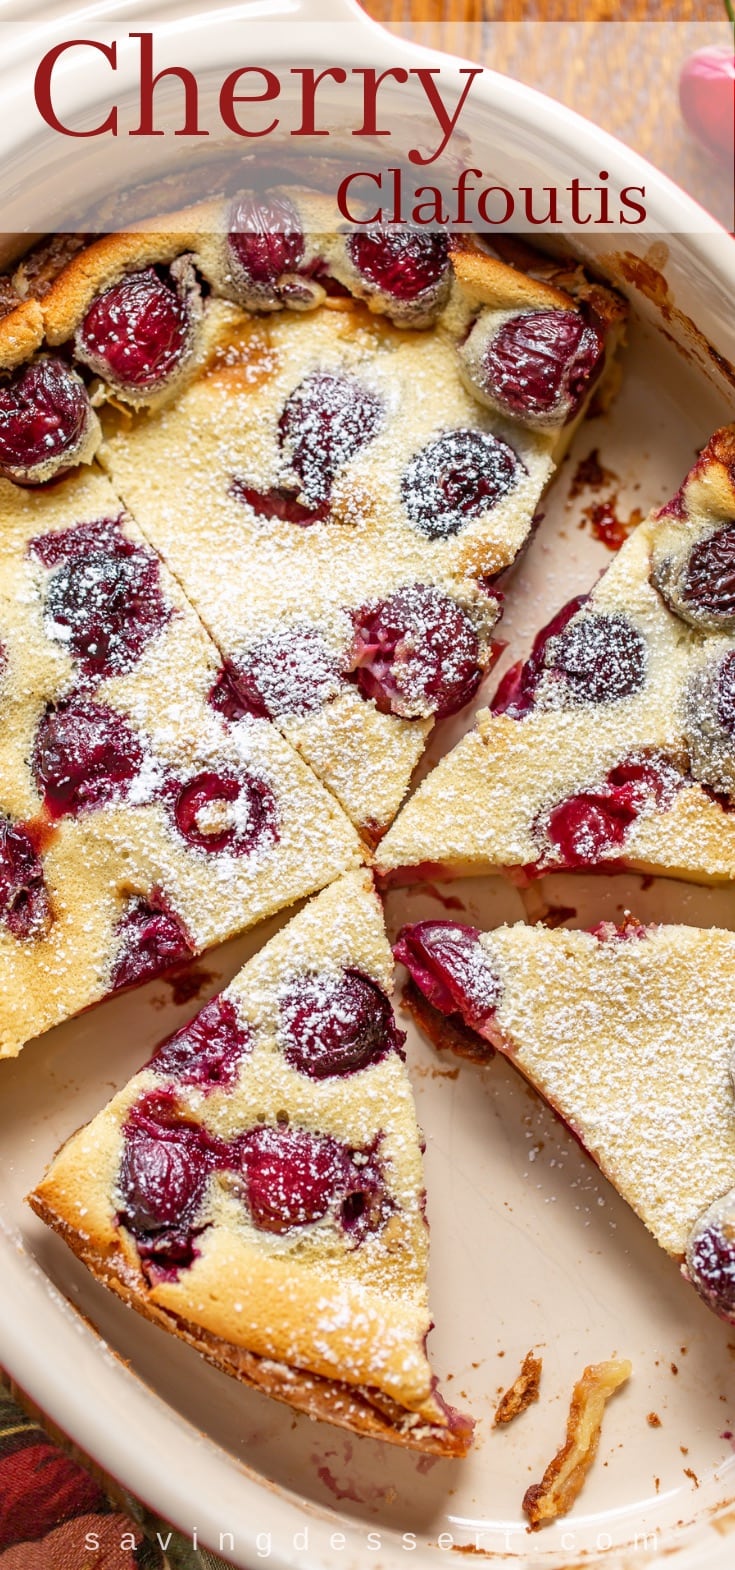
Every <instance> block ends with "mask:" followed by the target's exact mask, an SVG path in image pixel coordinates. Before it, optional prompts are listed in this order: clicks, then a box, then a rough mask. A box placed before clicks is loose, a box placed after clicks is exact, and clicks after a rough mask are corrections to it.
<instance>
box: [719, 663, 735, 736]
mask: <svg viewBox="0 0 735 1570" xmlns="http://www.w3.org/2000/svg"><path fill="white" fill-rule="evenodd" d="M716 702H717V719H718V721H719V723H720V725H721V726H722V728H723V730H725V731H727V733H728V735H729V736H731V737H732V738H733V739H735V650H731V651H730V653H729V654H725V655H724V657H723V658H722V660H721V661H720V666H719V672H718V676H717V700H716Z"/></svg>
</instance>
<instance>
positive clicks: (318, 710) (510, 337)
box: [0, 189, 626, 845]
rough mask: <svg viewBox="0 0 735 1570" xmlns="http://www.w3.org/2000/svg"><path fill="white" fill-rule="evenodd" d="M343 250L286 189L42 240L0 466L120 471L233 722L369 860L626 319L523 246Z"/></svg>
mask: <svg viewBox="0 0 735 1570" xmlns="http://www.w3.org/2000/svg"><path fill="white" fill-rule="evenodd" d="M342 230H343V226H342V223H341V219H340V215H339V213H338V212H337V209H336V208H335V206H334V204H333V203H332V202H331V201H330V200H329V199H328V198H326V197H325V196H323V195H320V194H319V193H317V192H309V191H293V190H288V189H278V190H273V191H270V192H269V193H268V194H267V196H263V195H259V194H258V193H257V192H255V191H243V192H241V193H239V195H238V196H237V197H236V198H235V199H234V200H232V201H229V200H225V199H222V200H214V201H213V202H211V203H208V204H203V205H201V206H198V207H194V208H191V209H189V210H187V211H180V212H178V213H173V214H168V215H165V216H163V217H160V218H158V219H156V220H155V221H151V223H150V224H147V225H144V226H143V227H142V228H141V229H140V230H139V231H138V232H137V233H135V234H122V235H108V236H104V237H102V238H100V239H96V240H93V241H92V242H91V243H81V242H80V243H79V244H78V245H75V244H74V243H68V242H67V243H66V244H62V243H61V241H59V240H57V241H56V242H54V241H49V242H46V243H45V244H44V245H43V246H41V247H40V248H38V249H37V251H36V252H33V253H31V255H30V256H29V257H28V258H27V259H26V261H25V262H24V263H22V264H21V266H20V267H19V268H18V270H17V273H16V274H15V275H14V276H13V278H12V279H7V280H5V281H4V283H5V286H6V292H7V294H8V300H9V303H12V299H13V295H14V292H15V294H16V295H17V298H18V303H17V306H16V308H15V309H14V310H13V309H9V310H8V312H7V314H6V316H5V317H3V319H2V320H1V321H0V368H1V369H4V370H7V371H8V373H9V374H8V376H7V379H6V380H5V381H3V382H2V385H0V473H2V474H4V475H5V476H7V477H8V478H10V479H11V480H12V481H14V482H15V483H17V484H25V485H30V484H36V483H37V482H38V481H39V480H48V479H50V478H53V477H56V478H58V477H59V476H61V475H64V474H68V473H70V472H71V471H72V470H73V469H74V467H75V466H78V465H80V464H82V465H86V464H89V463H90V462H91V461H93V460H94V461H95V462H100V463H101V464H103V465H104V467H105V468H106V470H107V472H108V473H109V475H110V478H111V481H112V484H113V486H114V488H115V490H116V492H117V494H118V496H119V497H120V498H123V499H124V501H125V504H126V506H127V507H128V509H129V510H130V511H131V512H132V514H133V515H134V517H135V519H136V522H137V524H138V525H139V527H140V528H141V529H142V530H143V532H144V534H145V535H146V537H147V540H148V542H149V544H150V545H152V546H153V548H154V549H155V550H156V551H158V552H159V553H160V554H161V556H162V557H163V558H164V560H165V561H166V563H167V565H168V566H169V568H170V569H171V570H172V572H173V574H174V576H175V577H176V578H177V579H178V581H179V583H180V584H181V586H182V588H183V590H184V592H185V594H186V595H187V596H188V598H189V600H190V602H191V603H192V605H193V606H194V607H195V608H196V610H197V611H198V612H199V614H200V615H201V617H202V620H203V621H204V623H205V624H206V626H207V628H208V630H209V632H210V634H211V635H212V637H213V638H214V641H215V642H216V643H217V645H218V647H219V649H220V651H221V653H222V655H223V658H224V661H225V667H224V674H223V680H222V686H221V689H220V692H219V701H220V705H221V709H222V712H223V713H225V714H227V715H230V716H232V715H240V716H241V715H243V714H251V715H255V716H257V717H259V718H263V717H267V718H270V719H272V720H273V721H274V723H275V724H276V725H277V726H278V727H279V728H280V729H281V730H282V732H283V733H284V735H285V736H286V737H287V738H288V740H289V741H290V742H291V743H292V744H293V745H294V746H295V747H296V748H297V750H298V751H299V752H300V753H301V755H302V757H303V758H304V759H305V760H306V761H307V762H308V763H309V764H310V766H311V767H312V768H313V769H314V770H315V771H316V773H317V774H318V775H319V777H320V778H321V780H322V781H323V783H324V784H325V785H327V786H328V788H329V789H330V790H331V791H332V792H333V794H334V795H335V796H336V797H337V799H338V801H339V802H340V804H341V805H342V807H343V808H344V810H345V811H346V812H347V813H348V815H349V816H350V818H351V819H352V821H353V823H354V824H355V825H356V826H357V827H358V829H359V831H360V833H361V835H362V836H363V838H364V839H366V840H367V841H368V842H369V843H370V844H371V845H372V844H374V843H375V842H376V841H377V840H378V839H379V838H380V836H381V834H383V833H384V832H385V830H386V828H387V827H388V825H389V824H390V822H391V821H392V819H393V817H394V815H395V813H396V811H397V810H398V807H399V806H400V803H401V801H402V800H403V797H404V796H405V794H406V791H407V789H408V787H409V784H410V781H411V778H412V775H413V771H414V769H415V768H416V766H417V764H418V762H419V760H420V758H421V755H422V753H423V750H424V747H425V745H426V740H427V736H428V733H429V731H430V730H431V728H432V727H433V725H434V724H435V722H436V721H437V720H441V719H442V718H444V717H446V716H448V715H451V714H454V713H456V712H457V710H459V709H461V708H462V707H463V706H464V705H465V704H467V703H468V702H469V701H470V700H471V699H472V698H473V697H474V695H475V693H476V691H477V688H478V686H479V683H480V681H481V679H482V676H483V674H484V672H486V671H487V670H488V669H489V668H490V667H491V666H492V663H493V661H494V659H495V657H496V654H497V652H498V645H497V643H496V640H495V638H494V628H495V624H496V622H497V620H498V617H499V615H500V608H501V599H500V596H499V593H498V591H497V590H495V589H494V583H495V580H496V579H497V577H498V575H499V574H500V573H502V572H503V571H504V570H505V569H507V568H508V567H509V566H510V565H511V564H512V563H513V561H514V560H515V559H516V557H517V555H518V553H519V551H520V550H521V549H522V548H523V546H524V544H525V543H526V542H527V540H528V539H529V537H530V534H531V531H532V528H533V526H534V521H535V518H536V516H537V512H538V507H539V503H540V501H541V498H542V496H543V493H544V491H545V488H546V486H547V484H548V483H549V480H550V478H551V476H552V474H553V472H554V469H555V466H556V465H557V464H558V462H559V459H560V456H561V455H562V454H563V452H564V450H565V448H566V446H567V444H568V442H569V440H570V439H571V436H572V434H573V432H574V430H575V429H576V426H577V424H578V422H579V421H580V420H581V419H582V418H584V415H585V412H586V411H587V410H588V408H589V406H590V402H591V400H592V399H593V397H594V398H595V399H596V400H599V399H600V398H604V397H606V396H608V395H609V394H610V392H611V390H612V388H613V387H614V384H615V376H614V375H612V376H611V374H610V373H611V371H612V370H613V361H614V358H615V353H616V349H617V346H618V344H619V342H620V339H621V336H622V333H623V330H624V326H625V317H626V307H625V303H624V301H622V300H621V298H620V297H619V296H618V295H616V294H615V293H614V291H612V290H610V289H606V288H605V287H603V286H602V285H601V284H599V283H597V282H595V281H594V280H593V279H591V278H589V277H588V276H587V275H586V274H585V272H584V270H583V269H582V268H581V267H579V266H578V265H577V264H572V263H570V262H568V261H554V262H550V261H548V260H547V259H545V258H543V257H541V256H539V255H538V253H536V252H533V251H530V250H529V249H528V248H524V247H522V246H520V247H519V246H516V249H515V251H514V254H513V257H512V259H503V258H502V257H501V256H499V255H491V254H490V252H489V250H488V248H487V247H486V246H485V247H483V246H481V245H480V244H479V242H471V241H469V240H465V241H463V242H462V243H461V244H459V243H458V242H450V240H449V238H448V237H447V235H446V234H443V233H427V232H422V231H419V230H417V229H400V231H398V230H396V231H394V230H390V229H384V228H379V227H378V228H376V227H373V226H369V227H368V228H366V229H364V230H361V231H360V232H356V233H354V234H351V235H346V234H345V233H343V232H342ZM34 351H35V352H34ZM26 357H27V358H26ZM19 362H20V363H19Z"/></svg>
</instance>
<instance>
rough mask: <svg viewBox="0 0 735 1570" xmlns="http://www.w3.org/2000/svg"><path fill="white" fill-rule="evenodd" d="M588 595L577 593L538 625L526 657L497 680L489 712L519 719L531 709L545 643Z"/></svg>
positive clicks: (538, 680) (558, 630) (564, 623)
mask: <svg viewBox="0 0 735 1570" xmlns="http://www.w3.org/2000/svg"><path fill="white" fill-rule="evenodd" d="M588 598H589V596H588V595H586V594H578V595H577V598H576V599H574V600H569V601H568V602H567V604H566V605H564V606H563V607H562V609H561V610H560V611H557V613H556V616H553V617H552V619H551V621H549V622H547V623H546V626H545V627H542V628H541V631H540V632H539V633H537V635H536V637H535V639H534V642H533V647H532V649H531V653H530V654H529V657H528V659H527V660H525V661H519V662H518V664H517V665H512V666H511V667H510V669H509V670H507V671H506V673H505V675H504V676H503V678H502V681H500V682H499V683H498V690H497V692H496V693H495V697H494V698H493V701H492V703H491V705H490V707H491V709H492V712H493V714H507V715H508V716H509V718H510V719H512V720H520V719H523V717H524V715H526V714H529V713H530V712H531V710H532V708H533V707H534V703H535V700H536V692H537V690H538V686H539V682H540V681H541V678H542V676H543V674H544V670H545V668H546V646H547V644H548V643H549V642H550V641H551V639H552V638H556V637H557V636H558V634H559V633H560V632H563V631H564V628H565V627H566V625H567V623H568V622H570V621H571V619H572V617H573V616H576V614H577V611H578V610H580V609H581V607H582V606H583V605H584V604H585V602H586V600H587V599H588Z"/></svg>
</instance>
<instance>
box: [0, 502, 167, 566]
mask: <svg viewBox="0 0 735 1570" xmlns="http://www.w3.org/2000/svg"><path fill="white" fill-rule="evenodd" d="M122 524H123V515H122V514H121V515H120V516H119V517H117V518H93V519H91V520H90V521H89V522H88V523H74V524H72V526H71V528H69V529H54V530H53V531H52V532H51V533H50V534H36V535H34V537H33V539H32V540H30V541H29V543H28V553H29V555H31V556H35V557H37V558H38V560H39V561H40V562H43V565H44V567H49V568H51V567H58V566H60V565H61V563H62V562H70V561H81V560H83V558H84V557H85V556H89V555H90V554H97V553H98V552H103V553H104V554H105V555H110V556H130V555H133V554H135V552H136V550H139V549H140V546H136V545H135V544H134V542H133V541H132V540H129V539H128V538H127V536H126V535H125V534H123V531H122Z"/></svg>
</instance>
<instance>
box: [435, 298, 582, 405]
mask: <svg viewBox="0 0 735 1570" xmlns="http://www.w3.org/2000/svg"><path fill="white" fill-rule="evenodd" d="M462 358H463V361H464V364H465V367H466V369H467V371H468V373H469V377H470V380H471V382H472V384H473V387H474V388H476V389H477V391H479V393H480V395H481V396H482V397H483V398H484V399H485V400H486V401H487V402H488V403H490V404H492V406H493V407H494V408H497V409H499V410H501V411H502V412H503V413H504V414H509V415H511V416H512V417H515V418H519V419H522V420H526V421H528V422H530V423H532V424H539V425H552V426H553V425H563V424H566V423H567V422H568V421H569V420H573V419H574V417H575V415H576V414H578V412H579V409H580V406H581V404H582V402H583V400H584V399H585V398H586V397H587V395H588V393H589V392H590V391H591V390H592V388H593V387H594V385H595V383H596V381H597V380H598V378H599V376H600V374H601V371H602V367H603V364H604V358H605V340H604V338H603V336H602V333H601V331H600V329H599V327H598V326H597V325H596V323H595V322H594V321H593V319H592V317H591V316H588V315H587V314H586V313H585V312H584V311H565V310H541V311H519V312H517V313H516V314H515V315H513V316H508V317H506V319H505V321H503V322H501V323H500V326H498V327H495V326H494V323H493V317H492V316H491V315H490V314H489V313H488V314H483V315H481V316H480V317H479V319H478V321H477V322H476V324H475V326H474V327H473V329H472V332H471V333H470V335H469V337H468V339H467V340H466V342H465V344H464V346H463V349H462Z"/></svg>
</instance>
